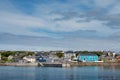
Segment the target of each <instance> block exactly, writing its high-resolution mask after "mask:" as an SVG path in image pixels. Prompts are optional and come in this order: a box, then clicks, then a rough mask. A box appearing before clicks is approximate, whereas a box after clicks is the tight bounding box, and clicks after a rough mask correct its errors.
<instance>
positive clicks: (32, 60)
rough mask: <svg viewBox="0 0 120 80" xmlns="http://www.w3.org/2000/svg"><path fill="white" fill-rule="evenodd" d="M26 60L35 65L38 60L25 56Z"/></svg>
mask: <svg viewBox="0 0 120 80" xmlns="http://www.w3.org/2000/svg"><path fill="white" fill-rule="evenodd" d="M23 59H24V60H26V61H28V62H31V63H35V62H36V58H35V56H25V57H23Z"/></svg>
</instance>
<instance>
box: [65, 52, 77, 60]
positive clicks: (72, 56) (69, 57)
mask: <svg viewBox="0 0 120 80" xmlns="http://www.w3.org/2000/svg"><path fill="white" fill-rule="evenodd" d="M75 57H76V55H75V53H74V52H73V51H66V52H65V54H64V58H65V59H66V60H67V61H71V60H72V59H75Z"/></svg>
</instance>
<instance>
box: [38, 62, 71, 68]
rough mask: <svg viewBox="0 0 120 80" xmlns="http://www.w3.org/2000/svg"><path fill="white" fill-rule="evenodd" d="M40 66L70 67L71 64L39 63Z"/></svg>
mask: <svg viewBox="0 0 120 80" xmlns="http://www.w3.org/2000/svg"><path fill="white" fill-rule="evenodd" d="M41 64H42V65H41ZM39 66H43V67H70V64H68V63H39Z"/></svg>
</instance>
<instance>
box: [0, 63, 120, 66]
mask: <svg viewBox="0 0 120 80" xmlns="http://www.w3.org/2000/svg"><path fill="white" fill-rule="evenodd" d="M43 65H44V66H42V67H75V66H120V63H119V62H69V63H58V64H54V63H44V64H43ZM0 66H27V67H31V66H33V67H37V66H40V65H39V63H0Z"/></svg>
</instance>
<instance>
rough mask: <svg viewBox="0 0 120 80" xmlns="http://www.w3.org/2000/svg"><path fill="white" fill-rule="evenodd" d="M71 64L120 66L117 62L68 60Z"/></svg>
mask: <svg viewBox="0 0 120 80" xmlns="http://www.w3.org/2000/svg"><path fill="white" fill-rule="evenodd" d="M70 65H71V66H120V63H118V62H70Z"/></svg>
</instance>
